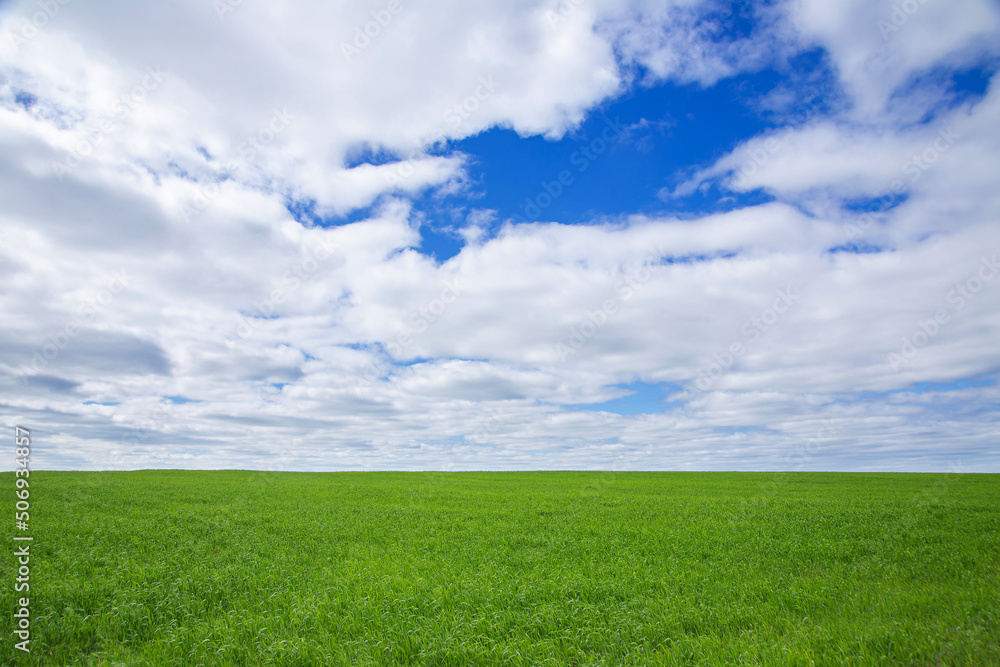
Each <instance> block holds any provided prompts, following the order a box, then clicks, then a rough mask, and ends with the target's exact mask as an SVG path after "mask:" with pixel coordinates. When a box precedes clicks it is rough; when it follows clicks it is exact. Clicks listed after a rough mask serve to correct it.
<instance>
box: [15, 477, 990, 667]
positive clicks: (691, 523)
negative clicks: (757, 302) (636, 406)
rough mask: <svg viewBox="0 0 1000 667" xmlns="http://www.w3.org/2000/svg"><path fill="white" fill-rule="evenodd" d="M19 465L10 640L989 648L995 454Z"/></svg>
mask: <svg viewBox="0 0 1000 667" xmlns="http://www.w3.org/2000/svg"><path fill="white" fill-rule="evenodd" d="M2 477H3V484H4V485H6V487H7V488H9V489H11V492H10V497H13V490H12V489H13V487H14V483H13V475H12V474H11V473H5V474H3V475H2ZM30 479H31V502H32V507H31V510H32V511H31V520H32V532H33V535H34V538H35V541H34V542H33V546H32V559H31V611H32V646H31V648H32V651H31V653H30V654H28V655H24V654H22V653H21V652H20V651H15V650H14V649H13V643H14V641H16V639H13V638H12V637H13V635H11V634H9V633H8V638H7V640H6V642H7V643H6V646H4V648H3V653H2V655H3V658H4V661H5V662H4V664H26V665H27V664H37V665H60V666H61V665H112V664H120V665H151V666H156V667H163V666H166V665H183V666H185V667H188V666H192V665H303V666H305V665H614V666H619V665H738V664H745V665H810V664H816V665H890V664H891V665H939V664H943V665H996V664H1000V652H998V646H1000V578H998V570H1000V475H911V474H839V473H801V474H798V473H797V474H788V475H780V476H776V475H775V474H773V473H760V474H758V473H563V472H551V473H550V472H538V473H329V474H306V473H278V474H270V473H250V472H183V471H150V472H111V473H68V472H61V473H60V472H34V473H32V475H31V478H30ZM13 504H14V501H13V500H11V505H12V506H13ZM12 511H13V507H12ZM13 545H14V543H13V542H12V541H11V538H10V537H8V544H7V548H6V549H5V553H4V555H3V561H2V562H3V563H4V567H3V572H4V576H5V577H7V578H8V580H9V581H4V582H3V586H4V590H5V592H6V595H7V598H6V604H7V609H8V610H9V613H8V615H7V619H8V621H7V622H8V624H9V627H11V629H13V624H12V621H11V618H12V616H11V614H12V613H13V609H14V608H15V606H14V605H15V602H14V593H13V592H12V587H13V579H14V574H13V573H14V571H15V569H16V568H15V566H14V560H13V555H12V554H13V551H14V546H13Z"/></svg>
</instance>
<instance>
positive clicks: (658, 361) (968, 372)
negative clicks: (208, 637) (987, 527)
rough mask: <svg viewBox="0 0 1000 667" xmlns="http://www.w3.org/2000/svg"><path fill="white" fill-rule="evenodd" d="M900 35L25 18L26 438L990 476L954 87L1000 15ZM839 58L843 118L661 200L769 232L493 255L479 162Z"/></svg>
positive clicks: (0, 346)
mask: <svg viewBox="0 0 1000 667" xmlns="http://www.w3.org/2000/svg"><path fill="white" fill-rule="evenodd" d="M911 5H912V7H911ZM902 6H903V7H905V10H900V9H899V8H898V7H897V6H896V5H893V4H892V3H890V2H881V3H870V2H860V1H859V2H854V3H846V4H845V3H834V4H830V3H821V2H806V1H799V2H788V3H782V4H778V5H776V6H773V7H769V8H768V9H767V10H766V11H765V10H758V12H757V13H756V14H753V15H740V14H739V12H736V11H734V10H733V9H732V8H727V7H725V6H722V5H718V4H716V3H701V2H680V1H679V2H674V3H671V4H669V5H668V6H662V4H661V3H645V2H633V3H629V4H623V3H617V2H615V3H612V2H592V1H590V0H580V1H579V2H576V1H575V0H564V2H562V3H551V2H528V1H522V2H492V3H490V2H488V3H480V4H474V5H473V4H468V3H444V2H441V3H436V4H435V6H434V7H426V6H422V5H417V4H410V3H409V2H404V1H403V0H399V1H398V2H396V1H394V2H388V3H378V2H376V3H372V4H370V6H367V7H362V6H361V5H359V4H357V3H339V4H335V5H331V6H326V5H324V6H323V7H321V8H317V7H309V8H308V9H307V8H294V7H285V6H281V7H280V8H279V7H278V6H276V5H273V4H267V3H250V2H243V3H235V2H230V3H228V4H227V2H226V0H219V2H216V3H214V5H213V3H210V2H194V1H193V0H190V1H186V2H177V3H165V4H163V5H162V6H156V7H148V6H144V5H141V4H136V3H125V2H105V3H101V5H100V7H95V6H92V5H88V4H86V3H68V2H67V3H66V4H62V3H59V2H53V3H50V4H46V3H42V4H36V3H30V2H26V3H14V4H8V5H6V6H5V7H4V9H3V10H2V14H0V144H2V146H3V148H4V150H2V151H0V201H2V202H3V206H2V207H0V267H2V269H3V270H2V273H0V275H2V280H3V287H4V288H3V290H2V291H0V303H2V306H3V313H4V315H5V318H4V323H3V325H2V326H0V387H2V388H3V396H4V397H5V398H4V399H3V401H2V402H0V411H2V414H3V417H4V420H5V423H7V424H8V425H10V426H13V425H14V424H15V423H18V424H21V425H23V426H27V427H29V428H32V430H33V432H34V433H35V434H36V437H35V442H36V452H35V458H36V461H35V465H36V466H37V467H47V468H71V469H72V468H84V469H94V468H101V469H103V468H120V467H127V468H141V467H159V466H164V467H191V468H214V467H238V468H260V469H275V468H280V469H308V470H330V469H387V468H393V469H428V468H434V469H484V468H491V469H493V468H495V469H524V468H612V467H614V468H619V469H622V468H626V469H640V468H646V469H766V470H773V469H846V470H898V469H907V470H945V469H948V468H949V466H951V467H953V468H955V469H964V470H991V471H997V470H1000V457H998V455H997V453H996V451H997V450H996V437H997V436H996V434H997V433H998V424H997V417H996V414H997V411H996V408H997V405H998V399H1000V396H998V391H1000V389H998V387H997V385H996V382H995V380H996V377H997V371H998V369H1000V352H998V350H997V346H996V340H997V335H998V333H1000V266H998V258H1000V228H998V226H997V220H998V219H1000V216H998V214H1000V198H998V195H997V191H996V187H995V180H996V176H995V175H996V174H997V173H1000V133H998V131H997V127H1000V124H998V122H997V121H998V120H1000V90H998V89H997V86H996V82H995V80H992V81H990V82H989V84H988V86H987V89H986V91H985V93H983V94H982V95H981V96H973V97H969V98H968V99H964V98H963V99H958V98H954V99H952V98H951V97H949V95H950V93H949V89H948V88H947V85H946V84H945V79H946V77H945V73H947V72H952V71H964V70H967V69H970V68H982V67H984V63H986V64H989V63H991V62H994V61H995V59H996V57H997V53H996V46H995V45H996V44H997V43H1000V42H998V41H997V36H998V32H1000V13H998V10H997V8H996V6H995V5H994V4H991V3H989V2H985V1H983V2H975V1H972V0H963V2H962V3H958V4H952V5H949V6H948V7H944V6H938V5H934V4H933V3H931V2H927V3H921V2H919V1H918V0H914V1H913V2H912V3H910V4H906V3H903V5H902ZM910 9H912V10H913V11H909V10H910ZM899 11H902V12H903V13H902V14H899V13H898V12H899ZM39 12H41V14H39ZM894 13H895V14H896V15H895V16H894ZM39 16H44V17H45V20H44V21H43V20H42V19H41V18H38V17H39ZM744 25H745V26H746V28H745V29H744V28H742V27H741V26H744ZM887 25H888V26H891V27H888V28H887V27H886V26H887ZM816 49H819V50H820V51H821V52H822V53H823V54H824V56H823V57H824V58H826V59H827V60H828V61H829V63H830V68H831V71H832V72H833V74H834V76H835V82H834V85H835V88H836V91H837V93H838V94H839V95H842V97H843V99H844V100H845V102H844V103H843V104H841V105H840V106H838V107H837V109H836V110H834V111H826V110H824V111H823V112H822V113H816V114H806V115H801V116H798V117H791V116H790V117H789V118H787V119H786V122H779V123H775V124H773V126H772V127H770V128H769V129H766V130H765V131H763V132H761V133H760V134H757V135H755V136H752V137H748V138H747V139H746V140H745V141H742V142H741V143H740V144H739V145H737V146H736V147H735V148H734V149H732V150H728V149H727V150H726V151H724V152H722V153H720V155H719V157H718V158H717V159H715V160H713V161H711V162H710V163H707V164H698V165H691V170H690V172H689V173H690V174H691V175H690V177H689V178H686V179H684V182H683V183H682V184H681V185H679V186H678V187H671V188H666V189H665V190H664V191H663V193H662V196H663V197H664V198H665V200H666V201H668V202H678V201H682V200H683V198H684V197H688V196H691V195H692V194H694V193H698V192H701V193H712V192H719V193H722V195H720V196H734V197H737V196H741V195H746V194H748V193H758V194H761V195H763V197H764V199H765V201H764V203H755V204H747V205H745V206H740V207H736V208H733V209H732V210H727V211H723V212H717V213H711V214H690V215H681V214H677V213H669V212H663V213H661V214H650V213H649V212H643V213H640V212H632V213H626V214H624V215H621V216H617V217H614V218H613V219H598V220H594V221H592V224H587V225H569V224H564V222H563V221H559V220H551V221H544V222H537V223H530V224H529V223H523V222H521V223H518V222H515V221H502V220H496V219H495V216H494V215H493V214H492V212H490V211H487V210H476V197H477V193H476V186H474V185H473V184H471V183H470V182H469V165H470V163H471V161H473V160H475V159H476V156H470V155H467V154H464V153H462V152H459V151H456V150H454V149H453V147H452V142H454V141H456V140H460V139H463V138H466V137H469V136H473V135H476V134H478V133H481V132H484V131H489V130H490V129H492V128H508V129H512V130H514V131H515V132H517V133H518V134H519V135H520V136H522V137H533V136H535V137H537V136H541V137H544V138H546V139H547V140H549V141H558V140H560V139H561V138H563V137H565V136H567V135H568V134H571V133H572V132H573V131H574V130H575V129H576V128H577V127H578V126H579V125H580V124H581V123H582V122H583V121H584V119H586V118H587V117H588V116H589V115H591V114H594V113H596V112H597V110H599V109H601V108H602V106H605V105H608V104H611V103H613V101H614V100H616V99H618V98H620V97H622V96H625V95H628V94H629V93H630V91H634V90H636V89H637V88H640V87H643V86H683V85H689V84H693V85H696V86H702V87H711V86H713V85H716V84H717V83H718V82H719V81H721V80H724V79H727V78H730V77H735V76H739V75H744V74H747V73H753V72H758V71H761V70H764V69H766V68H772V69H773V70H774V71H777V72H781V71H784V70H783V68H786V67H787V66H788V65H787V63H788V62H789V59H791V58H794V57H795V54H798V53H802V52H806V51H809V50H816ZM778 92H780V91H778ZM777 99H778V97H777V96H776V95H775V94H772V96H771V98H769V100H764V101H761V100H757V101H755V103H761V104H765V103H766V104H773V103H775V101H776V100H777ZM426 197H431V198H434V197H438V198H444V197H452V198H455V197H459V198H461V197H466V198H467V202H466V209H465V210H471V211H473V212H472V214H471V215H469V216H467V218H466V221H465V223H464V226H463V228H462V229H460V230H459V232H458V233H459V234H460V235H461V236H463V237H464V240H465V241H464V246H463V247H462V249H461V251H460V252H459V253H458V254H457V255H455V256H453V257H451V258H449V259H447V260H446V261H443V262H440V261H436V260H435V259H434V258H433V257H431V256H429V255H428V254H427V253H425V252H422V251H421V231H420V226H421V219H420V216H421V215H423V214H421V213H419V212H418V210H417V208H416V202H417V201H418V200H420V199H421V198H426ZM678 206H680V205H679V204H678ZM676 208H677V207H675V210H676ZM296 210H308V211H310V212H311V215H312V216H313V220H312V221H311V220H310V219H307V218H306V217H303V216H300V215H295V214H294V213H293V211H296ZM336 216H348V217H346V218H339V219H338V220H339V222H338V224H329V221H330V220H333V219H334V218H335V217H336ZM350 216H354V217H350ZM316 220H319V221H320V224H316V222H315V221H316ZM635 383H644V384H645V385H654V386H656V387H658V388H659V389H658V391H659V392H661V395H660V396H659V398H660V399H661V402H659V403H655V404H653V405H652V406H651V407H650V409H648V410H645V411H641V412H639V413H636V414H620V413H617V412H614V411H611V410H602V409H600V407H601V406H602V405H603V404H604V403H605V402H606V401H611V400H613V399H616V398H619V397H621V396H623V395H626V394H628V393H629V392H630V391H634V389H632V388H630V387H635V386H637V385H636V384H635ZM594 407H597V408H598V409H587V408H594Z"/></svg>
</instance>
